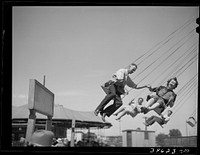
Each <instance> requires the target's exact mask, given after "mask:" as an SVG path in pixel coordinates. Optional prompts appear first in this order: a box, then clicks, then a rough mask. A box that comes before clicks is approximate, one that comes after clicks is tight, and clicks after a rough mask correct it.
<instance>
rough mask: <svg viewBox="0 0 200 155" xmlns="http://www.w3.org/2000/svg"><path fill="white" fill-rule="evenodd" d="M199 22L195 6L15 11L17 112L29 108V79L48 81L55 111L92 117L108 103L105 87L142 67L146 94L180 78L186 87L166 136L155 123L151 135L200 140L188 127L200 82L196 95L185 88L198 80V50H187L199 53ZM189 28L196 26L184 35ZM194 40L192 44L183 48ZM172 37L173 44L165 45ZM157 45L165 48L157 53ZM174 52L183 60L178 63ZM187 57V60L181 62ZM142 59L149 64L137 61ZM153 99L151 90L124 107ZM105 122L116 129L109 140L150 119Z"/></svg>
mask: <svg viewBox="0 0 200 155" xmlns="http://www.w3.org/2000/svg"><path fill="white" fill-rule="evenodd" d="M198 14H199V9H198V7H192V6H190V7H188V6H185V7H183V6H182V7H178V6H176V7H175V6H171V7H170V6H166V7H161V6H80V7H79V6H73V7H72V6H46V7H45V6H43V7H42V6H23V7H20V6H15V7H13V27H12V29H13V37H12V38H13V48H12V62H13V66H12V86H13V87H12V88H13V89H12V105H14V106H21V105H24V104H27V103H28V90H29V79H36V80H37V81H39V82H40V83H43V78H44V75H45V79H46V81H45V86H46V87H47V88H48V89H49V90H51V91H52V92H53V93H54V94H55V100H54V103H55V104H60V105H63V106H64V107H66V108H69V109H72V110H77V111H93V110H94V109H95V108H96V107H97V106H98V105H99V103H100V102H101V100H102V99H103V98H104V96H105V93H104V92H103V90H102V89H101V87H100V86H101V85H102V84H103V83H105V82H106V81H108V80H109V79H110V78H111V76H112V74H113V73H115V72H116V71H117V70H118V69H120V68H124V67H126V66H128V65H129V64H130V63H132V62H135V63H136V64H137V63H138V69H137V71H136V72H135V73H134V74H133V75H130V77H131V78H132V79H133V81H134V82H135V83H136V84H138V85H139V86H140V85H146V84H150V85H152V86H153V87H155V86H158V85H160V82H161V81H163V80H164V79H165V80H164V83H162V84H163V85H165V84H166V83H165V81H166V80H167V79H169V78H171V76H174V75H175V76H178V81H179V85H178V88H176V89H175V92H180V95H178V97H177V106H176V108H174V110H175V113H174V115H173V117H172V118H171V120H170V121H169V122H168V124H166V125H165V127H164V128H161V127H160V126H159V125H158V124H156V123H155V124H154V125H153V126H151V127H148V130H151V131H155V132H156V134H159V133H165V134H168V133H169V130H170V129H179V130H180V131H181V133H182V135H196V134H197V129H196V127H194V128H192V127H190V126H188V125H187V124H186V120H187V119H188V117H190V116H191V115H194V116H196V114H197V112H196V111H197V109H196V107H197V94H198V92H197V91H198V90H197V87H196V86H197V85H198V78H197V76H196V77H195V80H194V81H193V82H196V83H193V85H192V86H191V87H189V86H188V87H187V85H186V84H187V82H189V81H190V80H191V79H192V77H194V76H195V75H196V74H197V68H198V65H197V64H198V55H197V54H198V51H197V50H198V48H196V49H194V52H193V54H190V53H189V52H190V51H191V50H188V51H187V49H189V48H190V47H192V48H195V47H198V37H199V36H198V35H197V33H195V27H196V26H197V25H196V23H195V19H196V18H197V17H198ZM188 21H192V22H191V23H190V24H189V25H187V26H186V27H185V28H183V27H182V26H183V25H185V23H187V22H188ZM181 28H183V29H181ZM176 30H178V31H176ZM191 30H193V31H192V33H189V32H191ZM170 34H171V35H170ZM190 34H192V36H191V38H190V39H188V40H186V41H184V39H187V38H186V37H185V36H186V35H190ZM168 37H173V38H172V39H171V40H170V41H169V42H167V43H164V42H161V41H164V40H165V39H167V38H168ZM168 39H169V38H168ZM181 39H183V40H182V42H183V45H182V44H181V42H180V45H181V47H180V48H179V49H177V50H175V48H176V46H178V41H179V40H181ZM158 43H161V46H160V47H159V46H157V47H156V45H157V44H158ZM174 43H177V44H175V45H174ZM173 45H174V46H173ZM173 48H174V49H173ZM151 49H153V50H154V51H156V52H155V53H153V54H152V55H150V54H149V53H147V52H148V51H149V50H151ZM172 51H176V52H175V53H174V54H173V55H172V56H171V55H170V52H172ZM185 52H186V53H188V56H186V57H185V58H182V57H181V56H183V57H184V56H185V55H184V53H185ZM145 53H147V54H145ZM148 54H149V55H148ZM195 54H196V55H195ZM141 56H142V58H143V59H142V58H141V61H139V60H137V58H139V57H141ZM190 56H194V57H195V58H194V59H192V60H193V61H194V63H192V64H191V65H190V66H188V68H186V69H183V72H181V73H180V75H179V71H180V70H181V67H184V65H188V64H189V63H190V61H189V58H190ZM179 58H180V59H179ZM153 62H155V63H153ZM185 62H188V63H186V64H185ZM151 63H153V64H152V65H151ZM173 63H177V64H174V65H171V64H173ZM148 66H149V68H148ZM176 69H179V70H176ZM172 72H174V73H172ZM184 86H185V87H184ZM187 90H188V91H187ZM190 92H191V93H190ZM149 93H150V92H149V91H148V90H147V89H146V90H131V91H130V92H129V94H128V95H127V96H125V97H124V98H123V104H124V105H127V104H128V102H129V101H130V100H132V99H133V98H137V97H138V96H140V97H143V98H144V99H146V96H147V95H148V94H149ZM187 94H189V95H188V96H187ZM185 96H186V97H185ZM111 102H112V101H111ZM175 104H176V103H175ZM152 114H155V113H153V111H152V112H149V113H148V115H147V116H150V115H152ZM106 121H108V122H110V123H111V124H112V125H113V126H112V127H111V128H110V129H105V130H104V131H101V132H102V133H103V134H105V135H121V134H122V131H123V130H126V129H133V130H134V129H136V128H138V127H139V128H141V129H144V128H145V126H144V124H143V122H144V115H143V114H139V115H138V116H136V117H135V118H134V119H133V118H131V116H124V117H123V118H122V119H121V121H120V122H119V121H116V120H115V117H114V116H111V117H109V118H106Z"/></svg>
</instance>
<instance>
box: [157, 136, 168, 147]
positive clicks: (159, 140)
mask: <svg viewBox="0 0 200 155" xmlns="http://www.w3.org/2000/svg"><path fill="white" fill-rule="evenodd" d="M167 137H168V135H166V134H164V133H160V134H158V135H157V136H156V144H157V145H158V146H161V147H164V146H165V141H164V139H165V138H167Z"/></svg>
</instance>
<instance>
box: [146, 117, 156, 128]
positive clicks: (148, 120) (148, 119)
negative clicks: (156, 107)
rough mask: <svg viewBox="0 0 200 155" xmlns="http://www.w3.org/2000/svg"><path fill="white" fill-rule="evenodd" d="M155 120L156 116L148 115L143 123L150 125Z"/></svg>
mask: <svg viewBox="0 0 200 155" xmlns="http://www.w3.org/2000/svg"><path fill="white" fill-rule="evenodd" d="M155 121H156V116H151V117H149V118H147V119H146V121H145V125H146V126H150V125H152V124H153V123H154V122H155Z"/></svg>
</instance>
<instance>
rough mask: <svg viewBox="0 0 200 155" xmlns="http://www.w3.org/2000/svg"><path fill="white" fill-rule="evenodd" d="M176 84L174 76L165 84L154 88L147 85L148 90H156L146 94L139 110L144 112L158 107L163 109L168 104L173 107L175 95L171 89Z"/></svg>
mask: <svg viewBox="0 0 200 155" xmlns="http://www.w3.org/2000/svg"><path fill="white" fill-rule="evenodd" d="M177 86H178V80H177V78H176V77H174V78H171V79H169V80H168V81H167V85H166V86H159V87H155V88H152V87H151V86H148V87H149V90H150V91H151V92H156V94H155V95H151V96H150V95H148V96H147V103H146V105H145V106H144V107H141V112H142V113H144V114H146V113H148V112H149V111H151V110H155V109H156V108H160V109H162V111H163V110H164V109H165V108H166V107H168V106H170V107H173V105H174V103H175V100H176V96H177V95H176V94H175V93H174V91H173V90H174V89H175V88H176V87H177ZM162 111H161V112H162Z"/></svg>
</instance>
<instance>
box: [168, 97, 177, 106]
mask: <svg viewBox="0 0 200 155" xmlns="http://www.w3.org/2000/svg"><path fill="white" fill-rule="evenodd" d="M176 96H177V95H176V94H174V95H172V96H171V97H170V99H169V101H168V103H167V104H166V105H167V106H170V107H171V108H172V107H173V106H174V102H175V100H176Z"/></svg>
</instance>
